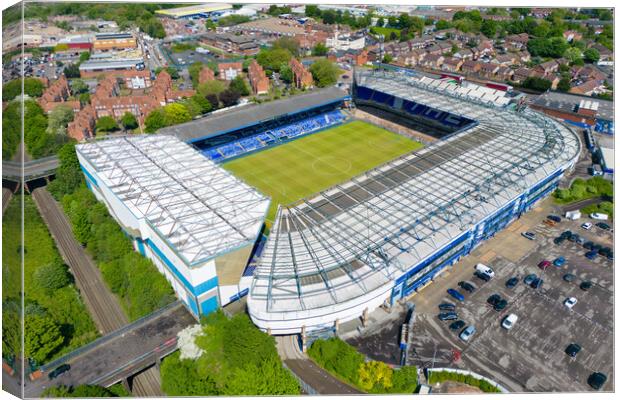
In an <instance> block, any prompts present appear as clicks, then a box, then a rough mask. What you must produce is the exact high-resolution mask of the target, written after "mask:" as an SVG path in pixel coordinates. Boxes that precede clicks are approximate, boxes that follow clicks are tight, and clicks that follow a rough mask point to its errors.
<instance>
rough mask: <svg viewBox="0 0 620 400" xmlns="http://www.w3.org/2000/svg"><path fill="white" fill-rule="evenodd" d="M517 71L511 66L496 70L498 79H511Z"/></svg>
mask: <svg viewBox="0 0 620 400" xmlns="http://www.w3.org/2000/svg"><path fill="white" fill-rule="evenodd" d="M514 73H515V71H514V70H513V69H512V68H510V67H499V68H498V69H497V71H495V76H496V78H497V79H498V80H502V81H509V80H511V79H512V76H513V75H514Z"/></svg>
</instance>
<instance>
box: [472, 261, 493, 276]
mask: <svg viewBox="0 0 620 400" xmlns="http://www.w3.org/2000/svg"><path fill="white" fill-rule="evenodd" d="M475 268H476V271H478V272H480V273H483V274H486V275H488V276H490V277H491V278H493V277H494V276H495V272H493V270H492V269H491V268H489V267H487V266H486V265H484V264H476V267H475Z"/></svg>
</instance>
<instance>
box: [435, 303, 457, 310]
mask: <svg viewBox="0 0 620 400" xmlns="http://www.w3.org/2000/svg"><path fill="white" fill-rule="evenodd" d="M439 309H440V310H442V311H454V310H456V306H455V305H454V304H452V303H441V304H440V305H439Z"/></svg>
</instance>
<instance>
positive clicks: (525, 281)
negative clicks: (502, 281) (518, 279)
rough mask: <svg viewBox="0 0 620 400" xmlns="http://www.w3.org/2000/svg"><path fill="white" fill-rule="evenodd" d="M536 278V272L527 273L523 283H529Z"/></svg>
mask: <svg viewBox="0 0 620 400" xmlns="http://www.w3.org/2000/svg"><path fill="white" fill-rule="evenodd" d="M537 278H538V277H537V276H536V274H529V275H528V276H526V277H525V278H523V283H525V284H526V285H531V284H532V282H534V280H535V279H537Z"/></svg>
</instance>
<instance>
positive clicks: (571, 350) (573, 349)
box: [564, 343, 581, 358]
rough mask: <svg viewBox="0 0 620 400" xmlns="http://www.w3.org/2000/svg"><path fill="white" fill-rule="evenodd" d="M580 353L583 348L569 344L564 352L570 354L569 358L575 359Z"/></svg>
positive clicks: (575, 344)
mask: <svg viewBox="0 0 620 400" xmlns="http://www.w3.org/2000/svg"><path fill="white" fill-rule="evenodd" d="M580 351H581V346H579V345H578V344H577V343H571V344H569V345H568V347H567V348H566V350H564V352H565V353H566V354H568V355H569V356H571V357H573V358H575V356H577V353H579V352H580Z"/></svg>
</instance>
